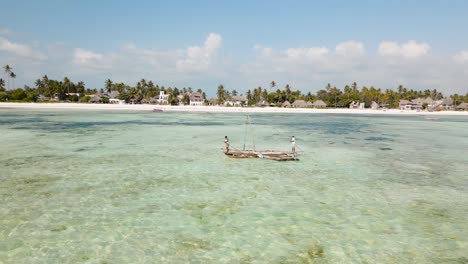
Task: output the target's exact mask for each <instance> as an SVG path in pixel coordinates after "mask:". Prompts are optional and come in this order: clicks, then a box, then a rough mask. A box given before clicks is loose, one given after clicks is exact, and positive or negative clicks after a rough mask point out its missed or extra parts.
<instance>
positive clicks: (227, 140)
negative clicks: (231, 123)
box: [224, 136, 229, 153]
mask: <svg viewBox="0 0 468 264" xmlns="http://www.w3.org/2000/svg"><path fill="white" fill-rule="evenodd" d="M224 145H225V146H226V153H227V152H229V138H228V137H227V136H224Z"/></svg>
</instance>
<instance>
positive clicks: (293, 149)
mask: <svg viewBox="0 0 468 264" xmlns="http://www.w3.org/2000/svg"><path fill="white" fill-rule="evenodd" d="M290 142H291V148H292V152H293V153H296V138H294V136H292V138H291V140H290Z"/></svg>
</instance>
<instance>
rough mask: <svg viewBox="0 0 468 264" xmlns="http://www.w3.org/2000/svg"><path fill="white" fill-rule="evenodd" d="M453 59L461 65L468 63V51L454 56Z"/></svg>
mask: <svg viewBox="0 0 468 264" xmlns="http://www.w3.org/2000/svg"><path fill="white" fill-rule="evenodd" d="M453 59H454V60H455V61H456V62H458V63H461V64H464V63H468V51H460V52H459V53H458V54H456V55H455V56H453Z"/></svg>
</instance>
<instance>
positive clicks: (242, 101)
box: [224, 95, 247, 106]
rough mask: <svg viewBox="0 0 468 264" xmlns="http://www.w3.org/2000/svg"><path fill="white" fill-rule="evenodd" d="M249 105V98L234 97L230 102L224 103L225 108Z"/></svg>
mask: <svg viewBox="0 0 468 264" xmlns="http://www.w3.org/2000/svg"><path fill="white" fill-rule="evenodd" d="M246 104H247V96H245V95H234V96H232V97H231V98H230V99H229V100H226V101H225V102H224V105H225V106H244V105H246Z"/></svg>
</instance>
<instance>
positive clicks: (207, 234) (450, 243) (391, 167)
mask: <svg viewBox="0 0 468 264" xmlns="http://www.w3.org/2000/svg"><path fill="white" fill-rule="evenodd" d="M251 117H252V119H253V123H254V125H253V126H252V128H253V130H254V131H253V132H254V135H255V136H254V140H255V145H256V147H257V149H289V147H290V146H289V138H290V136H292V135H294V136H295V137H296V139H297V146H298V149H299V150H301V151H304V152H301V155H300V161H297V162H275V161H267V160H260V159H245V160H239V159H229V158H226V157H225V156H224V154H223V153H222V151H221V148H222V147H223V138H224V136H225V135H227V136H229V137H230V140H231V144H232V146H233V147H235V148H242V147H243V143H244V135H245V126H244V123H245V115H242V114H234V113H232V114H213V113H146V112H95V111H79V112H78V111H55V112H54V111H25V110H0V182H1V183H0V198H1V200H0V201H1V203H0V263H158V262H159V263H161V262H168V263H185V262H192V263H466V262H467V261H468V253H467V252H468V220H467V219H468V202H467V201H468V156H467V154H466V153H467V149H468V136H467V133H468V118H467V117H445V116H444V117H440V119H437V120H430V119H426V117H424V116H413V117H409V116H403V117H402V116H352V115H332V114H328V115H321V114H257V115H252V116H251ZM248 135H249V136H248V138H249V137H250V131H249V133H248Z"/></svg>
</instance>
